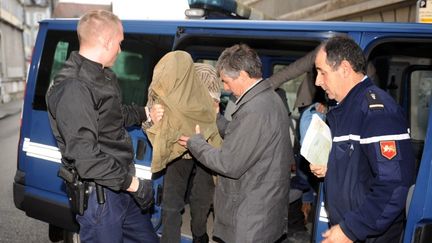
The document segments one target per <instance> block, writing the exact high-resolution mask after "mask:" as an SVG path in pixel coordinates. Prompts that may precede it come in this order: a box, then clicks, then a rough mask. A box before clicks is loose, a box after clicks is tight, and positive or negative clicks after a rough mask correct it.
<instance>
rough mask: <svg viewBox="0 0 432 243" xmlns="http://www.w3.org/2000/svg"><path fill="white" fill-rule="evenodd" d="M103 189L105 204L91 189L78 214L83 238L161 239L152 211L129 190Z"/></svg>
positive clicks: (114, 240)
mask: <svg viewBox="0 0 432 243" xmlns="http://www.w3.org/2000/svg"><path fill="white" fill-rule="evenodd" d="M104 191H105V203H104V204H99V203H98V202H97V198H96V190H92V192H91V193H90V196H89V200H88V207H87V210H86V211H85V212H84V215H82V216H80V215H77V216H76V219H77V221H78V223H79V225H80V231H79V236H80V240H81V242H83V243H85V242H91V243H99V242H100V243H106V242H110V243H111V242H112V243H117V242H118V243H122V242H125V243H126V242H146V243H157V242H159V238H158V236H157V235H156V232H155V230H154V228H153V225H152V223H151V214H149V213H142V212H141V209H140V208H139V207H138V205H137V204H136V203H135V201H134V200H133V198H132V196H131V195H130V194H129V193H127V192H114V191H111V190H109V189H106V188H104Z"/></svg>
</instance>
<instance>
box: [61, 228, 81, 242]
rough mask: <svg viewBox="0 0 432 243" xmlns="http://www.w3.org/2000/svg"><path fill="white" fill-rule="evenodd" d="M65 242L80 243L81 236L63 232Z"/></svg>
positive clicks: (75, 233)
mask: <svg viewBox="0 0 432 243" xmlns="http://www.w3.org/2000/svg"><path fill="white" fill-rule="evenodd" d="M63 242H64V243H80V242H81V240H80V238H79V234H78V233H77V232H70V231H67V230H63Z"/></svg>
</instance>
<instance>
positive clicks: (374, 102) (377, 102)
mask: <svg viewBox="0 0 432 243" xmlns="http://www.w3.org/2000/svg"><path fill="white" fill-rule="evenodd" d="M366 98H367V100H368V104H369V109H371V110H380V109H384V104H383V103H382V101H381V99H380V98H379V96H378V95H377V94H376V93H375V92H373V91H372V90H368V92H366Z"/></svg>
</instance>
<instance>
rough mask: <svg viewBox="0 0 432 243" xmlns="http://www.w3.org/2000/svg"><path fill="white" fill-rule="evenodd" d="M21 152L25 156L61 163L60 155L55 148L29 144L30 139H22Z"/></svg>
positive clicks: (33, 143)
mask: <svg viewBox="0 0 432 243" xmlns="http://www.w3.org/2000/svg"><path fill="white" fill-rule="evenodd" d="M22 150H23V151H24V152H25V153H26V155H27V156H30V157H34V158H38V159H44V160H49V161H52V162H56V163H61V154H60V150H59V149H58V148H57V147H54V146H49V145H45V144H41V143H35V142H31V141H30V138H24V143H23V148H22Z"/></svg>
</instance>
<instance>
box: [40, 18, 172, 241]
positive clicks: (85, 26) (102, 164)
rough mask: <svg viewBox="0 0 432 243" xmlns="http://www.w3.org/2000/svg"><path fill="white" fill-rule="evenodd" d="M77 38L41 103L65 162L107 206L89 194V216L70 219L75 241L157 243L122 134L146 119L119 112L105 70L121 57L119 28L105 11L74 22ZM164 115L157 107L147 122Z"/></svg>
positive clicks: (135, 111) (147, 189)
mask: <svg viewBox="0 0 432 243" xmlns="http://www.w3.org/2000/svg"><path fill="white" fill-rule="evenodd" d="M77 31H78V37H79V41H80V48H79V52H72V53H71V54H70V57H69V59H68V60H67V61H66V63H65V65H64V67H63V69H62V70H61V71H60V72H59V74H58V75H57V76H56V78H55V81H54V84H53V85H52V87H51V88H50V90H49V92H48V93H47V97H46V98H47V105H48V111H49V118H50V123H51V128H52V130H53V133H54V135H55V138H56V140H57V144H58V146H59V149H60V151H61V154H62V161H63V163H64V164H65V165H66V166H69V167H74V168H75V169H76V171H77V172H78V175H79V176H80V177H81V179H82V180H88V181H92V182H94V183H96V184H97V185H100V186H102V187H103V189H104V192H105V202H104V203H98V200H97V197H96V190H92V192H91V193H90V195H89V199H88V207H87V209H86V210H85V211H84V213H83V215H77V216H76V219H77V221H78V223H79V224H80V232H79V234H80V239H81V242H158V241H159V240H158V237H157V235H156V233H155V231H154V229H153V225H152V223H151V221H150V216H151V215H150V214H149V213H143V212H142V209H146V208H147V207H149V206H150V205H151V201H152V198H153V194H152V185H151V181H150V180H142V179H138V178H137V177H135V176H134V173H135V168H134V164H133V148H132V143H131V139H130V137H129V135H128V133H127V131H126V129H125V128H124V126H125V125H126V126H131V125H134V124H136V125H139V124H140V123H141V122H142V121H144V120H146V119H147V118H146V114H145V110H144V108H143V107H137V106H125V105H121V99H120V97H121V96H120V89H119V85H118V83H117V78H116V76H115V74H114V72H113V71H112V70H111V69H110V68H109V67H111V66H112V65H113V64H114V62H115V60H116V57H117V55H118V54H119V53H120V51H121V48H120V44H121V42H122V41H123V27H122V24H121V22H120V20H119V19H118V17H117V16H115V15H114V14H112V13H111V12H108V11H102V10H96V11H91V12H89V13H87V14H85V15H84V16H83V17H82V18H81V19H80V21H79V23H78V30H77ZM162 114H163V112H162V113H161V112H159V111H156V108H155V109H154V110H153V111H152V116H153V117H152V118H153V119H155V120H160V119H161V116H162ZM102 197H103V194H102ZM99 199H101V198H99ZM102 201H103V200H102ZM102 201H101V202H102Z"/></svg>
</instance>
